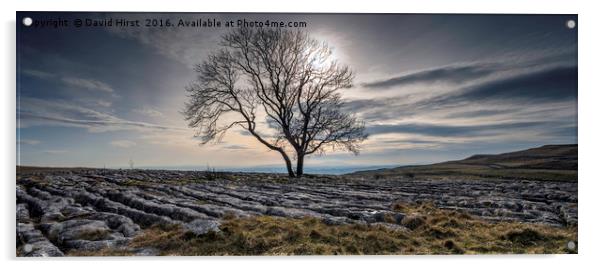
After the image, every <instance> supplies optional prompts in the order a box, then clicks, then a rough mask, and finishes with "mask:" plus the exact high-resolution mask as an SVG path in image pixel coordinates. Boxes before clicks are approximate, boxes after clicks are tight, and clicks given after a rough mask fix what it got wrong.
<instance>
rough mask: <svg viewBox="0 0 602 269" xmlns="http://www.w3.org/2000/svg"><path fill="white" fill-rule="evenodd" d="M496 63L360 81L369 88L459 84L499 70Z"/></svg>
mask: <svg viewBox="0 0 602 269" xmlns="http://www.w3.org/2000/svg"><path fill="white" fill-rule="evenodd" d="M501 68H502V67H501V66H500V65H498V64H486V63H472V64H458V65H451V66H443V67H437V68H433V69H428V70H421V71H417V72H411V73H408V74H403V75H399V76H396V77H392V78H388V79H384V80H378V81H373V82H367V83H362V86H363V87H366V88H371V89H382V88H390V87H393V86H406V85H412V84H419V83H428V84H433V83H440V82H443V83H454V84H460V83H464V82H467V81H470V80H474V79H477V78H483V77H486V76H488V75H491V74H493V73H494V72H496V71H499V70H501Z"/></svg>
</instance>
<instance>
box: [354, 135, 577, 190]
mask: <svg viewBox="0 0 602 269" xmlns="http://www.w3.org/2000/svg"><path fill="white" fill-rule="evenodd" d="M348 175H350V176H363V177H373V178H385V177H387V178H388V177H402V178H503V179H534V180H554V181H577V145H576V144H570V145H546V146H542V147H538V148H532V149H527V150H521V151H515V152H509V153H502V154H479V155H474V156H471V157H469V158H466V159H464V160H458V161H448V162H442V163H436V164H430V165H414V166H402V167H396V168H389V169H378V170H368V171H358V172H355V173H351V174H348Z"/></svg>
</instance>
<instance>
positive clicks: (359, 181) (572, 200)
mask: <svg viewBox="0 0 602 269" xmlns="http://www.w3.org/2000/svg"><path fill="white" fill-rule="evenodd" d="M17 177H18V178H17V189H16V194H17V212H16V218H17V254H18V255H19V256H42V257H45V256H63V255H64V253H68V252H69V251H72V250H79V251H94V250H99V249H103V248H107V247H109V248H113V247H124V246H127V244H128V243H129V242H130V241H131V240H132V238H133V237H135V236H136V235H137V234H139V232H140V231H141V230H142V229H145V228H148V227H150V226H153V225H172V224H181V225H182V227H184V228H185V229H188V230H189V231H191V232H192V233H194V234H196V235H202V234H204V233H208V232H217V231H219V223H220V219H222V218H223V217H225V216H231V217H248V216H255V215H271V216H281V217H290V218H301V217H304V216H312V217H316V218H320V219H322V220H323V221H324V223H327V224H330V225H340V224H346V223H377V224H378V223H382V225H387V226H390V227H391V228H393V229H394V228H395V227H400V228H401V227H402V226H400V225H403V223H409V221H405V222H404V218H405V217H406V216H404V215H403V214H401V213H399V212H396V211H395V210H393V208H392V205H394V204H396V203H398V202H406V203H415V202H432V203H434V204H435V205H436V206H437V207H439V208H445V209H461V210H463V211H465V212H468V213H470V214H473V215H477V216H480V217H481V218H484V219H486V220H490V221H502V220H511V221H520V222H528V223H539V224H545V225H551V226H557V227H562V226H571V225H577V183H576V182H545V181H529V180H491V179H487V180H422V179H420V180H419V179H400V178H398V179H395V178H392V179H379V180H375V179H372V178H370V179H363V178H345V177H337V176H312V177H308V178H300V179H289V178H287V177H285V176H283V175H279V174H253V173H216V172H193V171H160V170H106V169H73V170H67V169H66V170H52V171H46V172H35V171H32V172H20V173H19V174H18V176H17ZM145 253H146V254H148V255H153V253H155V252H153V251H141V255H145Z"/></svg>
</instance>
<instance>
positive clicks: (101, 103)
mask: <svg viewBox="0 0 602 269" xmlns="http://www.w3.org/2000/svg"><path fill="white" fill-rule="evenodd" d="M96 104H98V105H99V106H103V107H110V106H111V105H113V103H111V102H109V101H104V100H98V101H96Z"/></svg>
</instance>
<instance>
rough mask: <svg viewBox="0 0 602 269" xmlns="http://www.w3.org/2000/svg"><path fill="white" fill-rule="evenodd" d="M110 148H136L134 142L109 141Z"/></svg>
mask: <svg viewBox="0 0 602 269" xmlns="http://www.w3.org/2000/svg"><path fill="white" fill-rule="evenodd" d="M110 144H111V146H114V147H118V148H131V147H134V146H136V142H134V141H129V140H115V141H111V143H110Z"/></svg>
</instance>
